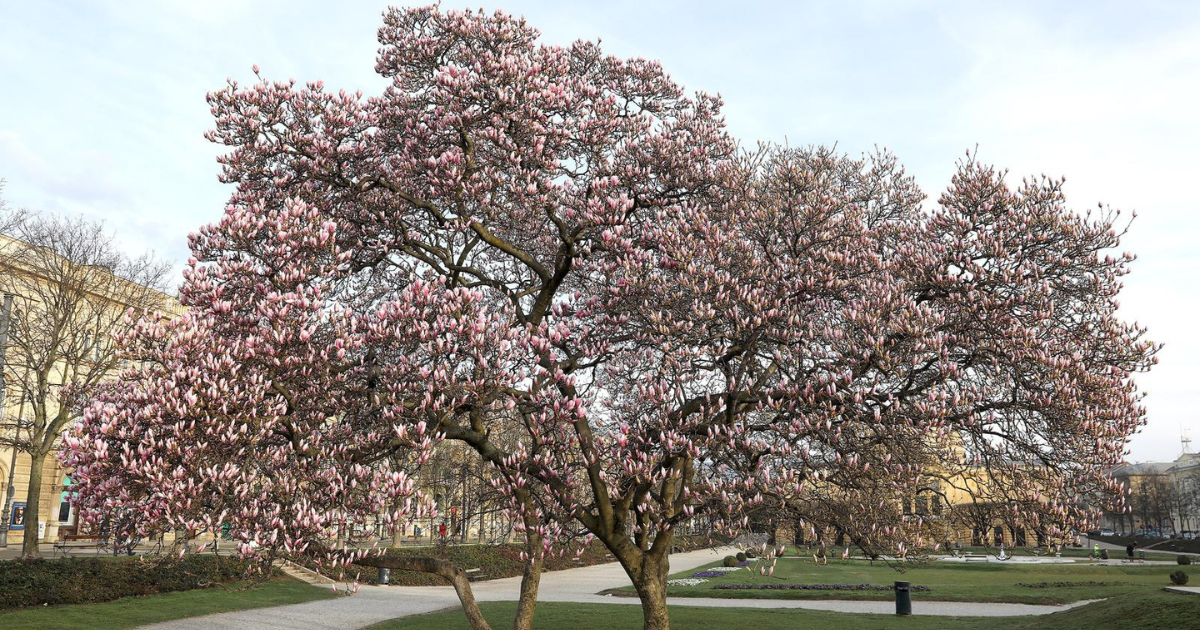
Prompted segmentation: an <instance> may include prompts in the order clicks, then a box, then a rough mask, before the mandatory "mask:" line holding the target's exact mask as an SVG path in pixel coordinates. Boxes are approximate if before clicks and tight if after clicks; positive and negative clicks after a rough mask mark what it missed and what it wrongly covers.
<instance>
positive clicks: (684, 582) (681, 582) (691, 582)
mask: <svg viewBox="0 0 1200 630" xmlns="http://www.w3.org/2000/svg"><path fill="white" fill-rule="evenodd" d="M707 581H708V580H706V579H704V578H680V579H678V580H667V586H695V585H697V584H703V583H705V582H707Z"/></svg>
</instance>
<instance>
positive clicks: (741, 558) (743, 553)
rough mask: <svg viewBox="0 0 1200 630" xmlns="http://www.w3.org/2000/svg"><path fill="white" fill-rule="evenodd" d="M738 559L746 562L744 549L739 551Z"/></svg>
mask: <svg viewBox="0 0 1200 630" xmlns="http://www.w3.org/2000/svg"><path fill="white" fill-rule="evenodd" d="M737 560H738V562H745V561H746V553H745V552H743V551H739V552H737Z"/></svg>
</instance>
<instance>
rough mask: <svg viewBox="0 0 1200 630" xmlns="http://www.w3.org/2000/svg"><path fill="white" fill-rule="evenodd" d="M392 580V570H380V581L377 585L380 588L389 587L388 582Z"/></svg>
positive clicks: (377, 581)
mask: <svg viewBox="0 0 1200 630" xmlns="http://www.w3.org/2000/svg"><path fill="white" fill-rule="evenodd" d="M390 579H392V570H391V569H380V570H379V579H378V580H376V581H375V583H376V584H378V585H380V586H387V583H388V580H390Z"/></svg>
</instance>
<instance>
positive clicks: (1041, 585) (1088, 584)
mask: <svg viewBox="0 0 1200 630" xmlns="http://www.w3.org/2000/svg"><path fill="white" fill-rule="evenodd" d="M1128 584H1133V582H1017V586H1024V587H1025V588H1075V587H1079V586H1086V587H1092V586H1124V585H1128Z"/></svg>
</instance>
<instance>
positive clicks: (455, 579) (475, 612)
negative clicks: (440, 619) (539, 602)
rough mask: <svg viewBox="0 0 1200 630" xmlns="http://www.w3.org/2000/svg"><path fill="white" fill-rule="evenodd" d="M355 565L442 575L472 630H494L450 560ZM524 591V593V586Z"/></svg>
mask: <svg viewBox="0 0 1200 630" xmlns="http://www.w3.org/2000/svg"><path fill="white" fill-rule="evenodd" d="M354 564H357V565H361V566H364V567H377V568H381V569H397V570H400V571H418V572H420V573H433V574H435V575H440V576H442V577H444V578H446V579H447V580H449V581H450V584H452V585H453V586H454V592H455V593H457V594H458V601H460V602H462V607H463V613H464V614H466V616H467V621H468V622H469V623H470V624H471V628H472V629H473V630H492V628H491V626H489V625H488V622H487V620H486V619H484V618H483V613H481V612H480V611H479V604H478V603H477V602H476V601H475V595H474V593H472V592H471V582H470V580H468V579H467V574H466V572H464V571H463V570H462V569H460V568H458V567H456V566H454V565H453V564H451V563H450V562H449V561H448V560H439V559H436V558H392V557H388V556H380V557H376V558H362V559H361V560H355V561H354ZM522 591H524V584H522Z"/></svg>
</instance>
